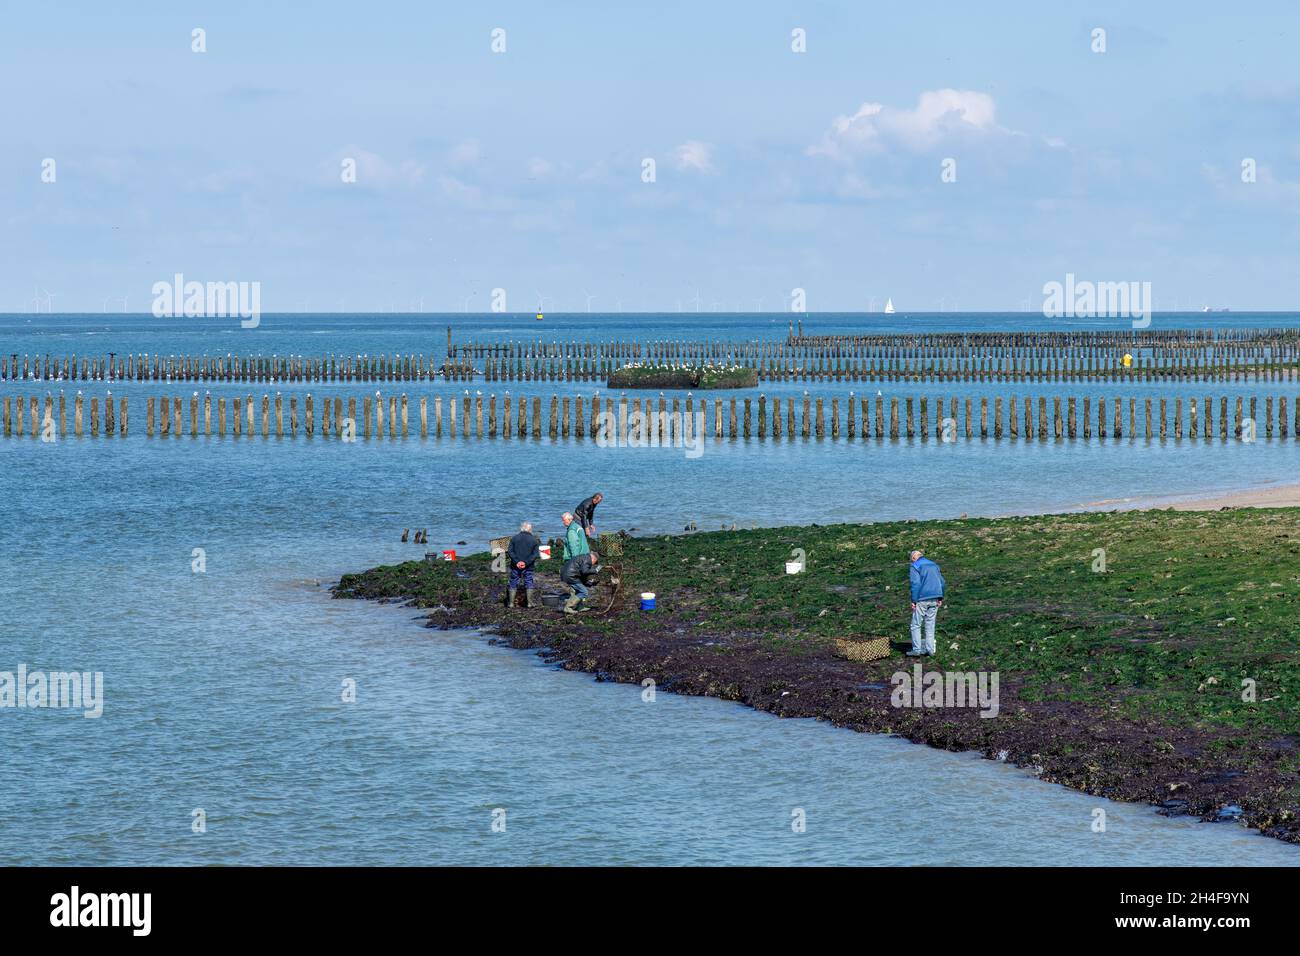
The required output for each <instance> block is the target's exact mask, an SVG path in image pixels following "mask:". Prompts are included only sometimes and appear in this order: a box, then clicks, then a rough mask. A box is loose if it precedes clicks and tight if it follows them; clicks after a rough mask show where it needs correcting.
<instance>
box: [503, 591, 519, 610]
mask: <svg viewBox="0 0 1300 956" xmlns="http://www.w3.org/2000/svg"><path fill="white" fill-rule="evenodd" d="M518 594H519V589H518V588H507V589H506V607H514V606H515V598H516V597H517V596H518Z"/></svg>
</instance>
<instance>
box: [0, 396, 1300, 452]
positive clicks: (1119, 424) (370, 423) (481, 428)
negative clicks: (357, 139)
mask: <svg viewBox="0 0 1300 956" xmlns="http://www.w3.org/2000/svg"><path fill="white" fill-rule="evenodd" d="M946 402H947V404H946V405H945V398H943V397H939V398H936V399H935V401H934V402H933V404H931V403H930V401H929V399H928V398H925V397H920V398H914V397H907V398H903V399H899V398H884V397H877V398H875V399H872V398H861V399H858V398H857V397H856V396H854V395H853V394H852V393H850V394H849V396H848V397H847V399H846V400H845V401H844V402H843V409H842V408H841V400H840V399H839V398H831V399H830V400H829V402H828V401H827V400H826V399H824V398H820V397H818V398H812V397H811V396H804V397H803V398H802V401H801V402H799V401H797V400H796V399H793V398H792V399H786V400H784V401H783V400H782V399H781V398H772V399H771V402H770V406H769V401H768V398H767V397H766V396H762V395H760V396H759V397H758V398H757V399H750V398H745V399H742V400H737V399H736V398H731V399H729V400H728V401H727V404H726V405H725V406H724V403H723V400H722V399H720V398H717V399H714V400H713V401H712V402H711V403H710V402H709V400H707V399H703V398H702V399H699V400H698V403H697V401H696V399H695V398H693V397H689V396H688V397H687V398H686V399H685V402H684V404H685V407H684V409H683V400H682V399H680V398H673V399H672V400H671V406H670V405H669V403H668V401H667V400H666V399H664V398H663V397H660V398H659V399H658V406H657V407H655V405H654V400H653V399H650V398H646V399H644V402H643V400H642V399H640V398H634V399H632V400H631V402H630V403H629V400H628V399H627V398H626V397H621V398H619V400H618V402H617V404H616V403H615V401H614V399H612V398H605V399H604V400H603V407H602V399H601V397H600V396H599V395H594V396H592V398H591V400H590V401H589V402H586V401H584V398H583V396H577V397H575V398H573V399H572V401H571V400H570V397H569V396H564V397H563V398H561V397H560V396H558V395H552V396H550V401H549V404H548V411H549V414H548V415H547V416H546V417H545V418H544V417H543V402H542V398H541V397H540V396H534V397H533V398H531V399H529V398H527V397H524V396H519V397H516V398H513V401H512V396H504V400H503V402H502V404H501V406H500V411H501V414H500V416H498V414H497V413H498V404H497V396H495V395H490V396H487V398H486V400H485V399H484V396H482V395H476V396H472V397H471V396H470V395H468V394H466V395H464V396H455V397H450V398H448V399H447V401H446V403H445V405H444V401H443V398H442V397H441V396H435V397H433V399H432V402H431V401H430V399H429V398H428V397H421V398H420V399H419V401H418V405H417V407H416V410H415V414H416V422H415V423H414V424H413V423H412V421H411V405H412V402H411V401H410V400H409V399H408V397H407V396H406V395H405V394H402V395H388V396H383V395H381V394H380V393H376V394H375V395H374V396H370V395H366V396H363V397H362V398H361V399H360V402H358V400H357V399H356V398H355V397H350V398H348V399H346V401H345V400H344V399H343V398H341V397H333V398H329V397H326V398H323V399H322V400H321V401H320V402H319V403H317V402H316V401H315V400H314V398H313V396H312V395H310V394H308V395H306V396H304V398H303V405H302V409H303V414H302V416H301V417H300V416H299V405H298V396H297V395H290V396H289V397H288V402H287V403H286V402H285V397H284V396H282V395H280V394H278V393H277V394H276V395H275V396H274V397H272V396H270V395H262V396H261V401H260V403H258V402H257V401H256V400H255V399H254V397H253V396H252V395H248V396H247V397H246V398H238V397H236V398H233V399H232V400H231V403H230V405H229V407H228V406H227V402H226V399H225V398H224V397H219V398H217V399H216V400H215V401H214V400H213V397H212V395H211V394H207V395H204V396H202V398H200V397H199V395H198V394H197V393H194V394H192V395H190V396H189V398H188V403H187V401H186V399H184V398H182V397H181V396H174V397H170V398H169V397H167V396H161V397H156V398H155V397H154V396H150V397H148V398H147V399H146V400H145V435H146V436H147V437H150V438H152V437H154V436H158V437H163V438H165V437H168V436H174V437H176V438H179V437H181V436H182V435H183V434H185V432H186V425H187V424H188V433H189V435H190V437H192V438H197V437H199V436H200V435H202V436H203V437H205V438H211V437H213V436H214V435H215V436H217V437H221V438H224V437H225V436H226V435H227V434H228V433H229V434H231V435H233V436H234V437H236V438H238V437H242V436H245V435H246V436H247V437H249V438H252V437H254V436H255V435H256V434H257V433H258V431H259V425H260V432H261V436H262V437H263V438H269V437H270V436H271V435H272V434H274V435H275V437H276V438H285V437H289V438H296V437H298V435H299V434H300V433H301V434H302V435H304V436H305V437H307V438H312V437H314V436H315V434H316V431H317V427H318V422H319V432H320V436H321V437H322V438H339V439H342V440H345V441H346V440H352V439H355V438H358V437H360V438H365V439H370V438H382V437H383V436H384V434H385V426H386V427H387V435H388V437H389V438H398V437H401V438H408V437H411V436H412V435H414V434H418V435H419V437H420V438H429V437H430V436H431V435H432V436H433V437H435V438H443V437H446V438H456V437H458V436H459V437H460V438H492V439H495V438H497V437H498V436H499V437H501V438H506V439H509V438H527V437H529V436H531V437H532V438H541V437H542V435H543V433H545V434H546V435H547V436H548V437H550V438H565V439H567V438H570V437H572V438H579V439H581V438H585V437H587V436H590V437H591V438H592V439H594V440H596V441H598V442H599V441H602V440H604V441H606V442H607V443H610V444H624V445H626V444H646V445H655V444H663V445H669V444H674V443H680V442H682V441H686V442H693V441H698V440H702V439H703V438H706V437H709V436H712V438H713V439H715V440H718V441H721V440H724V439H736V438H746V439H748V438H757V439H768V438H771V439H782V438H785V439H793V438H795V437H802V438H817V439H824V438H828V437H829V438H830V439H832V440H838V439H840V438H846V439H850V440H852V439H856V438H861V439H869V438H873V439H884V438H890V439H901V438H909V439H913V438H919V439H921V440H926V439H928V438H930V437H934V438H936V439H939V440H942V441H953V440H956V439H957V438H958V437H960V436H963V435H964V437H966V438H968V439H969V438H974V437H976V436H978V437H979V438H990V437H991V438H994V439H1002V438H1010V439H1013V440H1014V439H1020V438H1024V439H1025V440H1027V441H1032V440H1034V439H1035V438H1037V439H1038V440H1039V441H1046V440H1048V439H1049V438H1050V439H1057V440H1061V439H1078V438H1083V439H1091V438H1094V437H1096V438H1100V439H1105V438H1115V439H1119V438H1123V437H1125V436H1126V435H1127V436H1128V437H1129V438H1137V437H1139V436H1143V437H1145V438H1148V439H1152V438H1155V437H1159V438H1161V439H1165V438H1169V437H1171V436H1172V437H1173V438H1176V439H1181V438H1183V437H1188V438H1196V437H1197V436H1198V435H1199V436H1200V437H1202V438H1206V439H1209V438H1212V437H1214V435H1215V432H1216V426H1217V434H1218V437H1219V438H1220V439H1227V438H1229V437H1230V436H1231V437H1233V438H1236V439H1242V440H1246V441H1254V440H1256V439H1258V438H1267V439H1271V438H1274V437H1275V436H1276V437H1278V438H1283V439H1285V438H1287V437H1288V436H1289V435H1292V434H1293V435H1295V436H1296V437H1297V438H1300V396H1296V399H1295V401H1294V402H1292V403H1291V404H1290V407H1293V408H1294V409H1295V419H1294V423H1293V424H1292V423H1291V421H1290V419H1289V418H1288V407H1289V406H1288V402H1287V397H1286V396H1284V395H1281V396H1276V398H1275V397H1274V396H1272V395H1269V396H1265V397H1264V400H1263V403H1262V404H1263V412H1264V415H1263V418H1262V419H1260V418H1259V417H1258V412H1259V411H1260V403H1259V400H1258V398H1257V397H1255V396H1251V397H1250V398H1249V399H1243V397H1241V396H1238V397H1236V398H1235V400H1234V402H1233V404H1232V413H1231V416H1230V415H1229V403H1228V398H1227V397H1221V398H1220V399H1219V401H1218V413H1217V417H1216V415H1215V411H1214V405H1215V403H1214V400H1213V399H1212V398H1211V397H1210V396H1206V397H1205V398H1204V399H1202V400H1200V401H1198V399H1196V398H1188V399H1187V401H1186V402H1184V400H1183V398H1182V397H1176V398H1173V399H1172V400H1170V399H1167V398H1159V399H1152V398H1144V399H1142V400H1141V405H1140V406H1139V400H1138V399H1136V398H1129V399H1128V400H1127V405H1126V403H1125V400H1124V399H1122V398H1114V399H1113V401H1112V402H1111V403H1109V404H1108V402H1107V400H1106V398H1104V397H1103V398H1098V399H1097V401H1096V402H1095V403H1094V402H1093V400H1092V398H1091V397H1083V398H1082V399H1080V398H1076V397H1073V396H1070V397H1064V398H1063V397H1053V398H1051V399H1050V402H1051V404H1050V406H1049V404H1048V402H1049V399H1048V398H1046V397H1043V396H1039V397H1038V398H1037V400H1035V399H1034V397H1032V396H1026V397H1024V398H1023V399H1022V398H1021V397H1019V396H1015V395H1013V396H1011V397H1010V398H1009V399H1008V400H1007V401H1006V402H1004V401H1003V399H1002V398H1000V397H995V398H993V399H992V401H990V399H989V398H988V397H980V398H979V399H978V400H976V399H974V398H966V399H965V400H964V402H963V401H962V400H960V399H958V398H956V397H951V398H947V399H946ZM977 402H978V405H977V404H976V403H977ZM68 404H69V403H68V401H67V397H66V396H65V395H64V394H62V393H60V394H59V395H58V396H53V395H50V394H48V393H47V394H46V395H45V396H44V397H43V399H42V398H38V396H35V395H32V396H28V397H24V396H21V395H19V396H17V397H16V398H15V397H13V396H8V395H6V396H4V400H3V422H4V436H5V437H6V438H9V437H19V438H21V437H23V436H24V435H26V434H30V436H31V437H32V438H38V437H39V438H44V439H45V440H53V439H56V438H63V437H67V436H68V435H69V431H68ZM71 404H72V415H73V426H72V432H71V434H72V435H73V436H75V437H77V438H81V437H84V436H92V437H99V436H101V435H102V436H104V437H111V436H115V435H117V436H121V437H126V436H127V434H128V430H129V429H128V422H129V406H128V399H127V398H126V397H125V396H123V397H121V398H120V399H116V400H115V399H114V398H113V396H112V393H111V392H109V393H108V394H107V395H105V397H104V401H103V416H102V418H101V416H100V400H99V398H98V396H93V395H92V396H90V397H89V399H87V397H86V396H83V395H82V394H81V393H80V392H78V393H77V395H76V396H75V397H74V398H73V400H72V403H71ZM187 404H188V422H187V420H186V415H185V412H186V405H187ZM259 404H260V408H259ZM286 404H287V406H288V408H287V411H288V415H287V419H286V414H285V412H286ZM87 406H88V408H87ZM214 406H215V407H214ZM530 406H531V413H530ZM1139 408H1141V415H1139ZM358 410H359V411H360V415H358ZM1094 410H1095V414H1094ZM228 411H229V412H230V414H229V415H228V414H227V412H228ZM318 411H319V418H318V416H317V412H318ZM430 411H432V416H431V415H430ZM859 411H860V418H859ZM87 412H89V414H88V415H87ZM458 412H459V414H458ZM828 412H829V414H828ZM842 412H843V414H842ZM962 412H964V414H959V413H962ZM1125 412H1127V414H1125ZM990 413H991V414H990ZM1171 413H1172V415H1171ZM1139 422H1141V424H1142V429H1141V430H1140V431H1139V427H1138V426H1139ZM228 429H229V432H228Z"/></svg>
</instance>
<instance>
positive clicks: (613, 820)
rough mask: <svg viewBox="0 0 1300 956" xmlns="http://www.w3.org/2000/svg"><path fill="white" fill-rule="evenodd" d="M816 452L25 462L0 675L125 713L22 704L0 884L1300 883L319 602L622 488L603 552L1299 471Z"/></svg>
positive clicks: (1197, 451)
mask: <svg viewBox="0 0 1300 956" xmlns="http://www.w3.org/2000/svg"><path fill="white" fill-rule="evenodd" d="M56 318H57V317H56ZM348 334H353V335H360V333H359V332H357V331H356V330H353V332H351V333H348ZM133 347H134V346H133ZM200 347H201V348H209V349H211V346H209V345H206V344H204V345H202V346H200ZM77 348H78V349H81V348H84V346H83V345H81V344H80V342H79V343H78V345H77ZM154 348H156V346H154ZM134 414H135V415H136V416H138V415H139V412H135V413H134ZM137 420H138V419H137ZM814 444H817V443H815V442H803V441H794V442H790V443H781V444H776V443H772V442H770V441H769V442H766V443H761V444H760V443H757V442H755V443H746V442H743V441H738V442H727V443H723V444H720V445H716V446H715V445H707V446H706V450H705V453H704V455H703V456H702V457H700V458H698V459H693V460H692V459H687V458H686V457H685V456H684V455H683V454H682V453H681V451H680V450H671V449H615V448H610V449H598V448H594V447H592V446H591V445H586V444H584V445H579V444H577V443H565V442H551V441H549V440H542V441H538V442H533V441H524V442H519V441H505V440H498V441H496V442H485V441H471V442H460V441H454V440H446V439H444V440H443V441H441V442H439V441H433V440H431V441H427V442H420V441H407V442H400V441H398V442H390V441H387V440H383V441H372V442H370V443H366V442H357V443H354V444H349V445H343V444H339V443H334V442H326V441H321V440H320V439H319V438H318V439H316V440H313V441H307V440H305V439H303V438H299V439H297V440H293V441H290V440H287V439H286V440H284V441H280V442H277V441H276V440H275V439H271V440H269V441H266V440H263V439H261V438H260V437H259V438H255V439H242V440H240V441H238V442H236V441H235V440H233V439H229V438H227V439H225V440H224V441H221V440H217V439H210V440H209V439H198V440H191V439H189V438H183V439H179V440H172V441H167V442H163V441H160V440H157V439H154V440H152V441H148V440H145V439H143V438H142V437H139V436H135V435H133V436H132V437H130V438H128V439H126V440H125V441H122V440H120V439H113V440H104V439H98V440H90V439H85V440H82V441H81V442H77V441H75V440H63V441H59V442H55V443H53V444H44V443H41V442H39V441H31V440H30V439H25V440H4V441H0V494H2V495H3V499H4V500H5V502H6V503H7V514H6V520H5V521H4V522H2V523H0V563H2V565H3V567H2V569H0V607H3V608H4V614H3V615H2V616H0V670H8V669H14V668H16V667H17V665H19V664H20V663H26V664H27V665H28V666H29V668H31V669H37V668H42V669H45V670H74V669H75V670H89V671H102V672H103V673H104V680H105V698H106V699H105V704H104V714H103V716H102V717H101V718H99V719H89V720H88V719H85V718H83V717H81V716H80V715H79V714H77V713H72V712H66V711H58V710H49V709H46V710H9V709H6V710H0V754H2V755H3V762H4V766H5V768H6V772H5V773H4V774H3V775H0V863H10V864H13V863H74V862H75V863H194V862H204V863H452V862H468V863H605V862H628V863H633V862H646V863H649V862H657V863H692V862H694V863H722V862H732V863H781V862H809V863H942V864H961V863H989V862H992V863H1059V864H1120V863H1178V864H1210V863H1225V864H1255V863H1295V862H1300V859H1298V858H1300V853H1297V851H1296V849H1295V848H1294V847H1289V846H1284V845H1282V844H1280V843H1277V842H1275V841H1270V840H1267V839H1264V838H1262V837H1258V836H1257V835H1254V834H1251V833H1250V832H1248V831H1246V830H1244V829H1242V828H1240V827H1238V826H1236V825H1231V824H1221V825H1202V824H1197V823H1194V822H1191V821H1178V820H1167V819H1164V818H1162V817H1159V816H1158V815H1157V814H1155V813H1154V812H1153V811H1152V810H1150V809H1149V808H1146V807H1141V806H1124V805H1114V804H1109V803H1106V802H1105V801H1098V800H1096V799H1095V798H1091V797H1087V796H1084V795H1080V794H1075V793H1070V792H1068V791H1066V790H1064V789H1061V788H1058V787H1053V786H1050V785H1046V784H1042V783H1040V782H1038V781H1036V780H1033V779H1032V778H1031V777H1029V776H1028V775H1026V773H1025V772H1024V771H1021V770H1017V769H1015V768H1011V767H1007V766H1005V765H1000V764H996V763H993V762H989V761H982V760H979V759H977V758H973V757H970V756H963V755H953V754H946V753H940V752H937V751H933V750H930V749H928V748H923V747H917V746H913V745H910V744H907V743H904V742H900V741H896V740H891V739H887V738H880V737H872V736H867V735H860V734H854V733H851V732H849V731H843V730H837V729H834V728H831V727H827V726H825V725H822V724H819V723H816V722H812V721H783V720H778V719H776V718H773V717H771V716H769V715H764V714H758V713H754V712H752V711H749V710H747V709H745V708H743V707H739V706H736V705H733V704H727V703H723V702H718V701H711V700H699V699H681V698H676V697H673V696H672V695H669V694H662V693H661V694H659V695H658V696H657V699H656V700H655V701H654V702H653V703H646V702H643V701H642V699H641V695H640V689H639V688H635V687H628V686H620V685H612V684H602V683H598V682H596V681H594V680H593V679H592V678H590V677H587V676H585V675H580V674H571V673H566V672H562V671H557V670H554V669H552V668H550V667H546V666H543V665H542V664H540V663H539V662H538V659H537V658H536V657H535V656H533V655H529V654H523V653H520V652H515V651H510V650H507V649H504V648H501V647H495V646H491V645H490V644H488V643H487V641H486V639H485V638H484V637H482V636H481V635H478V634H475V633H472V632H458V633H439V632H434V631H430V630H427V629H424V628H422V627H420V626H419V624H418V622H417V621H416V620H415V615H414V613H413V612H412V611H410V610H408V609H403V608H399V607H392V606H374V605H370V604H367V603H360V602H344V601H332V600H330V599H329V597H328V595H327V593H326V590H325V589H326V586H327V585H328V584H330V583H332V582H333V581H334V580H336V579H337V577H338V575H339V574H341V573H343V572H345V571H349V570H356V569H360V568H364V567H369V566H372V565H374V564H376V563H381V562H390V561H395V560H400V559H403V558H411V557H416V556H418V555H419V554H420V553H422V552H423V550H425V549H424V548H422V547H420V546H413V545H403V544H401V543H400V542H399V540H398V539H399V537H400V534H401V531H402V529H403V528H406V527H427V528H428V529H429V535H430V541H431V545H430V549H435V548H438V547H448V546H457V542H459V541H462V540H464V541H468V542H470V544H469V545H468V546H460V547H461V548H462V550H477V549H481V548H483V547H484V546H485V544H486V539H487V537H488V536H490V535H494V534H498V533H501V532H503V531H506V530H508V529H509V527H510V526H511V525H512V524H513V523H514V522H516V521H518V520H520V519H522V518H531V519H532V520H534V521H535V522H536V523H537V524H538V526H539V529H540V530H542V531H543V532H552V531H554V530H555V529H556V528H558V526H559V522H558V515H559V513H560V512H561V511H563V510H565V509H569V508H572V507H573V505H574V504H576V502H577V501H578V500H579V499H580V498H582V497H584V496H585V495H586V494H588V493H589V492H590V491H592V490H595V489H596V488H597V487H599V488H600V489H601V490H603V491H604V492H605V493H606V496H607V500H606V502H605V504H603V505H602V506H601V512H600V518H601V522H600V523H601V524H602V525H603V526H605V527H616V526H621V527H638V528H640V529H642V530H645V531H675V530H680V528H681V527H682V526H683V525H684V524H685V523H686V522H688V521H691V520H694V521H696V522H697V523H698V524H699V525H700V527H702V528H708V527H711V526H713V527H716V526H717V524H721V523H726V524H730V523H731V522H737V523H741V524H748V523H751V522H752V523H756V524H760V525H761V524H775V523H802V522H808V521H820V522H828V521H845V520H853V521H861V520H874V519H882V518H897V517H907V516H911V517H918V518H922V517H930V516H939V515H955V514H960V513H963V512H968V513H971V514H979V513H1005V512H1010V511H1033V510H1041V509H1051V508H1064V507H1076V506H1080V505H1084V504H1086V503H1088V502H1091V501H1097V500H1101V499H1113V498H1122V497H1126V496H1132V497H1136V496H1145V495H1171V494H1182V493H1196V492H1200V491H1204V490H1208V489H1218V488H1230V487H1236V486H1240V485H1244V484H1253V483H1258V482H1262V481H1268V480H1285V479H1287V478H1289V477H1291V476H1294V475H1295V474H1296V465H1297V463H1298V462H1300V452H1298V451H1297V450H1296V448H1295V444H1294V443H1291V442H1289V443H1280V442H1274V443H1266V442H1260V443H1258V444H1255V445H1241V444H1240V443H1227V444H1220V443H1218V442H1217V441H1216V442H1210V443H1192V442H1183V443H1175V442H1167V443H1160V442H1152V443H1147V442H1145V441H1137V442H1129V441H1128V440H1125V441H1124V442H1116V443H1108V444H1105V445H1102V444H1100V443H1091V444H1089V443H1082V442H1078V443H1062V444H1059V445H1058V444H1056V443H1051V442H1049V443H1042V444H1038V443H1034V444H1027V445H1019V446H1014V447H1011V446H1008V445H1007V444H1006V443H1003V444H1001V445H999V444H996V443H994V442H993V441H987V442H981V441H978V440H977V441H972V442H969V443H968V442H958V443H956V444H952V445H940V444H937V443H934V442H930V443H927V444H922V443H920V442H910V443H909V442H906V441H904V442H880V443H876V442H868V443H861V442H859V443H856V444H849V443H847V442H840V443H837V444H836V443H831V442H829V441H827V442H822V443H820V446H819V447H816V448H814V447H810V445H814ZM195 548H202V549H203V550H204V553H205V557H206V570H205V571H204V572H203V573H194V572H193V571H192V561H193V560H194V559H193V549H195ZM1084 557H1086V556H1084ZM1081 560H1082V558H1081ZM903 626H905V621H904V620H902V619H900V630H901V628H902V627H903ZM346 679H352V680H355V681H356V686H357V700H356V702H355V703H344V702H343V701H342V700H341V694H342V685H343V682H344V681H345V680H346ZM1098 806H1103V807H1104V808H1105V809H1106V811H1107V815H1108V819H1107V824H1108V826H1107V831H1106V832H1105V833H1093V832H1092V830H1091V824H1092V821H1093V810H1094V808H1096V807H1098ZM197 808H202V809H203V810H204V811H205V812H206V815H207V822H208V829H207V832H206V833H204V834H194V833H192V832H191V813H192V811H193V810H195V809H197ZM497 808H501V809H504V810H505V811H506V821H507V825H506V831H505V832H504V833H497V832H493V830H492V827H491V823H492V814H493V811H494V810H495V809H497ZM800 808H801V809H802V810H803V811H804V812H805V813H806V817H807V831H806V832H805V833H800V834H797V833H794V832H792V830H791V826H790V824H791V819H792V817H791V814H792V812H793V811H795V810H796V809H800Z"/></svg>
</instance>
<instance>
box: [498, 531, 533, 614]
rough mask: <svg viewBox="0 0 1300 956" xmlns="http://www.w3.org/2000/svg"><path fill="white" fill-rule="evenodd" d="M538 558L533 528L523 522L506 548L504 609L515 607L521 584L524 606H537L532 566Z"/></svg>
mask: <svg viewBox="0 0 1300 956" xmlns="http://www.w3.org/2000/svg"><path fill="white" fill-rule="evenodd" d="M540 556H541V551H540V550H539V547H538V543H537V536H536V535H535V534H533V526H532V525H531V524H530V523H529V522H527V521H525V522H524V523H523V524H521V525H520V526H519V533H518V534H517V535H515V536H514V537H513V538H511V539H510V544H509V546H508V547H507V548H506V558H507V559H508V560H509V561H510V587H509V588H507V589H506V607H514V606H515V596H516V595H517V594H518V592H519V585H520V584H521V583H522V584H523V586H524V605H525V606H526V607H536V606H537V591H536V590H535V589H534V588H533V565H534V564H536V563H537V559H538V558H539V557H540Z"/></svg>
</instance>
